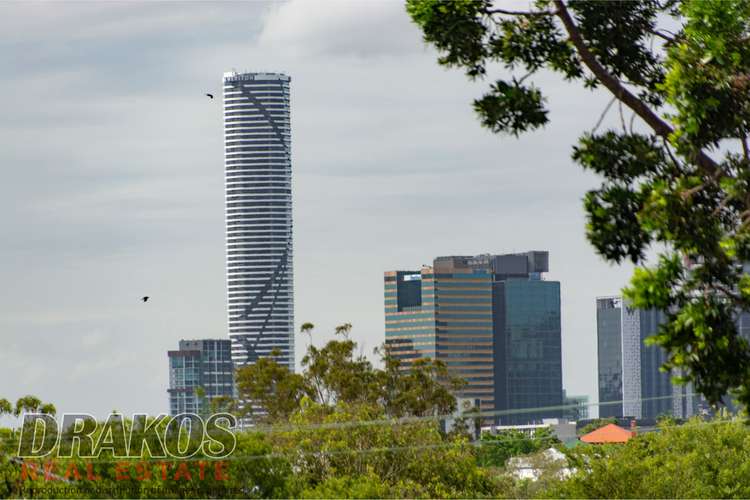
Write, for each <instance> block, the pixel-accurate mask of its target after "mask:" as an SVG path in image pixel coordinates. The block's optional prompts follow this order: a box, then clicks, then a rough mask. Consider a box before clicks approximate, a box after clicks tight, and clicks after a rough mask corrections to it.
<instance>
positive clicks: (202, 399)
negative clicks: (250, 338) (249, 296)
mask: <svg viewBox="0 0 750 500" xmlns="http://www.w3.org/2000/svg"><path fill="white" fill-rule="evenodd" d="M167 357H168V358H169V389H168V390H167V393H168V394H169V412H170V414H171V415H179V414H180V413H197V414H200V413H203V412H207V411H208V410H209V408H210V403H211V400H212V399H214V398H216V397H218V396H228V397H232V396H233V391H234V367H233V365H232V356H231V342H230V341H229V340H221V339H220V340H180V347H179V350H177V351H167Z"/></svg>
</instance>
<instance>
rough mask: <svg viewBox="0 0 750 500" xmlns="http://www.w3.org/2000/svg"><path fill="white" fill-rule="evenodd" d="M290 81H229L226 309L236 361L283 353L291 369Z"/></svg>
mask: <svg viewBox="0 0 750 500" xmlns="http://www.w3.org/2000/svg"><path fill="white" fill-rule="evenodd" d="M289 80H290V79H289V77H288V76H286V75H283V74H278V73H235V72H231V73H225V74H224V144H225V148H224V151H225V153H224V165H225V171H226V237H227V304H228V316H229V336H230V338H231V340H232V359H233V360H234V362H235V364H236V365H242V364H246V363H254V362H255V361H256V360H257V359H258V358H259V357H263V356H268V355H269V354H271V352H272V351H274V350H278V352H279V356H278V357H277V360H278V361H279V362H280V363H283V364H286V365H287V366H289V368H290V369H294V300H293V279H292V277H293V274H292V164H291V135H290V134H291V129H290V117H289V114H290V113H289Z"/></svg>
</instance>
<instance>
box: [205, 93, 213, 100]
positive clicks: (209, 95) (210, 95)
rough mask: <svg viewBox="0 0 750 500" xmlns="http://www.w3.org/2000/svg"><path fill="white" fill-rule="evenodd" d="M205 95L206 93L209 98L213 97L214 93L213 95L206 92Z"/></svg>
mask: <svg viewBox="0 0 750 500" xmlns="http://www.w3.org/2000/svg"><path fill="white" fill-rule="evenodd" d="M206 95H207V96H208V97H210V98H211V99H213V98H214V95H213V94H209V93H206Z"/></svg>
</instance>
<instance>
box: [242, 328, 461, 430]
mask: <svg viewBox="0 0 750 500" xmlns="http://www.w3.org/2000/svg"><path fill="white" fill-rule="evenodd" d="M306 325H307V324H306ZM309 325H310V326H309V328H306V329H305V330H303V332H304V333H308V334H310V332H311V330H312V324H309ZM351 328H352V327H351V325H350V324H348V323H347V324H344V325H342V326H340V327H337V328H336V333H337V334H340V335H342V336H343V337H344V338H343V340H332V341H329V342H327V343H326V344H325V345H324V346H322V347H316V346H315V345H313V344H312V343H311V344H310V345H309V346H308V348H307V352H306V354H305V356H304V357H303V358H302V372H301V373H293V372H292V371H290V370H289V368H288V367H287V366H286V365H281V364H279V363H278V362H277V361H276V359H275V356H277V355H278V353H271V356H268V357H264V358H261V359H259V360H258V362H257V363H255V364H252V365H247V366H244V367H242V368H240V369H239V370H238V371H237V388H238V392H239V399H240V400H246V401H253V402H254V403H253V404H252V405H250V404H248V405H245V406H244V409H245V412H246V414H252V412H253V411H254V412H255V417H256V419H258V420H265V421H266V422H269V423H274V422H280V421H286V420H288V419H289V418H290V417H291V416H292V415H293V414H294V413H295V412H296V411H298V410H299V409H300V408H301V407H302V402H303V399H307V400H309V401H311V402H313V403H316V404H318V405H321V406H322V407H323V408H328V409H333V408H334V407H335V406H336V405H337V404H348V405H370V406H377V407H382V408H383V409H384V411H385V414H386V415H388V416H391V417H407V416H428V415H445V414H449V413H451V412H453V411H454V410H455V409H456V399H455V396H454V393H455V391H457V390H459V389H460V388H461V387H463V385H464V384H465V382H464V381H463V380H461V379H459V378H457V377H454V376H451V375H450V373H449V372H448V368H447V366H446V365H445V363H443V362H442V361H440V360H432V359H429V358H423V359H419V360H417V361H416V362H414V363H412V365H411V366H410V367H408V369H407V368H406V367H404V366H402V364H401V363H400V362H399V361H398V360H397V359H395V358H393V357H392V356H389V355H388V354H387V353H386V352H385V350H383V349H379V350H378V351H377V352H378V353H379V354H380V355H381V361H382V364H383V368H376V367H374V366H373V365H372V363H371V362H370V361H369V360H368V359H367V358H366V357H365V356H364V355H362V354H356V349H357V343H356V342H355V341H353V340H351V339H350V338H349V332H350V331H351Z"/></svg>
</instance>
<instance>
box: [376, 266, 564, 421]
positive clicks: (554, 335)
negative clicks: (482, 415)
mask: <svg viewBox="0 0 750 500" xmlns="http://www.w3.org/2000/svg"><path fill="white" fill-rule="evenodd" d="M547 270H548V253H547V252H528V253H524V254H508V255H478V256H451V257H438V258H436V259H435V260H434V262H433V265H432V266H424V267H422V269H421V270H418V271H388V272H386V273H385V276H384V301H385V324H386V328H385V329H386V348H387V351H388V353H389V354H390V355H392V356H393V357H395V358H397V359H399V360H401V362H402V366H403V367H404V369H408V367H409V366H410V364H411V363H412V362H413V361H414V360H416V359H418V358H420V357H429V358H434V359H439V360H442V361H444V362H445V363H446V365H447V366H448V368H449V370H450V371H451V373H453V374H454V375H457V376H460V377H461V378H463V379H464V380H466V382H467V385H466V387H465V389H464V390H463V391H462V392H461V393H460V394H459V396H460V397H465V398H474V399H479V401H480V406H481V408H482V409H483V410H510V409H521V408H533V407H541V406H557V405H561V404H562V361H561V347H560V284H559V283H558V282H553V281H546V280H543V279H542V273H543V272H547ZM559 416H560V411H557V410H554V411H548V412H536V413H527V414H518V415H503V416H502V417H500V418H499V419H498V420H499V422H500V423H503V424H506V423H507V424H513V423H527V422H532V421H538V420H540V419H541V418H544V417H559Z"/></svg>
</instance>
